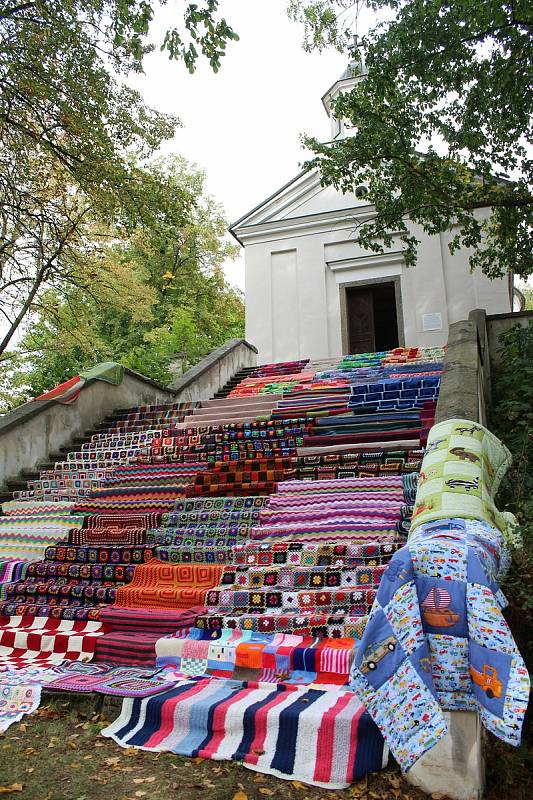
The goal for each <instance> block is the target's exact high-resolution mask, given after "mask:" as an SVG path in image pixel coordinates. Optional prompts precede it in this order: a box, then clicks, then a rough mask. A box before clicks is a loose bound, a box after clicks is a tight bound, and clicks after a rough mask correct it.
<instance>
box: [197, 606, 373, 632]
mask: <svg viewBox="0 0 533 800" xmlns="http://www.w3.org/2000/svg"><path fill="white" fill-rule="evenodd" d="M367 621H368V616H352V615H351V614H348V613H347V611H346V610H345V609H343V610H342V611H339V610H338V609H337V610H335V611H331V610H324V611H322V610H321V611H319V612H308V611H307V610H303V609H300V610H298V611H282V612H279V611H278V612H276V611H275V610H274V612H269V611H266V612H264V613H253V612H235V611H234V612H232V613H229V614H228V613H222V612H220V611H215V612H213V611H211V612H210V613H209V614H201V615H200V616H198V617H196V626H197V627H198V628H202V629H203V630H207V631H217V630H221V629H222V628H229V629H231V630H244V631H258V632H259V633H275V632H277V633H294V634H295V635H297V636H314V637H322V636H327V637H330V638H332V639H336V638H346V637H349V638H352V639H361V637H362V635H363V632H364V630H365V627H366V623H367Z"/></svg>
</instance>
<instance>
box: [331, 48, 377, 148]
mask: <svg viewBox="0 0 533 800" xmlns="http://www.w3.org/2000/svg"><path fill="white" fill-rule="evenodd" d="M349 52H350V55H351V59H350V63H349V64H348V66H347V67H346V69H345V70H344V72H343V73H342V75H341V76H340V78H339V79H338V80H336V81H335V83H334V84H333V86H330V88H329V89H328V91H327V92H326V94H325V95H324V96H323V97H322V103H323V104H324V108H325V109H326V114H327V115H328V117H329V118H330V121H331V141H335V140H338V139H345V138H346V137H347V136H349V135H350V127H349V123H348V122H347V121H346V120H344V119H337V117H335V116H334V113H333V105H334V101H335V100H336V99H337V97H338V96H339V95H340V94H343V93H344V92H350V91H351V90H352V89H353V88H354V87H355V86H357V84H358V83H359V82H360V81H362V80H363V79H364V77H365V75H366V74H367V71H366V67H365V65H364V62H363V58H362V56H361V52H360V49H359V44H358V41H357V36H354V41H353V44H352V45H351V46H350V48H349Z"/></svg>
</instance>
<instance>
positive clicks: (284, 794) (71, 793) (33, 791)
mask: <svg viewBox="0 0 533 800" xmlns="http://www.w3.org/2000/svg"><path fill="white" fill-rule="evenodd" d="M119 708H120V705H119V704H118V703H117V702H116V701H115V700H111V701H109V700H106V704H105V706H104V710H103V713H102V714H95V713H93V712H94V700H93V699H91V698H90V697H87V696H79V695H76V696H73V697H72V699H69V700H68V701H66V702H65V701H64V700H63V699H61V700H59V699H57V698H54V699H53V701H51V702H49V701H46V700H45V703H44V705H42V706H41V708H39V709H38V711H37V712H36V713H35V714H33V715H31V716H28V717H26V718H25V720H24V722H23V724H22V725H12V726H11V728H9V730H8V731H7V732H6V733H5V734H4V735H3V736H0V794H1V791H2V787H4V788H5V787H13V785H15V788H13V789H12V792H11V793H10V794H6V797H9V798H10V800H11V798H13V800H15V799H18V798H20V799H21V800H102V798H105V800H142V798H145V799H146V800H234V799H235V800H264V798H267V797H271V798H273V799H274V800H328V799H329V800H333V799H334V798H335V799H337V798H338V799H339V800H341V799H342V800H349V799H350V798H358V799H359V800H425V798H426V797H427V796H426V795H425V794H424V793H423V792H421V791H418V790H417V789H414V788H413V787H411V786H409V784H407V783H406V782H405V781H403V779H402V778H401V776H400V774H399V772H398V771H397V770H396V769H387V770H385V771H383V772H381V773H379V774H376V775H369V776H368V779H365V780H364V781H361V782H360V783H358V784H354V785H353V786H352V787H350V788H349V789H346V790H343V791H334V792H331V791H328V790H325V789H318V788H315V787H311V786H307V785H305V784H303V783H299V782H298V781H283V780H279V779H277V778H273V777H271V776H268V775H261V774H259V773H256V772H252V771H251V770H248V769H246V768H244V767H242V766H241V765H239V764H236V763H232V762H229V761H207V760H203V759H200V758H197V759H189V758H182V757H180V756H176V755H172V754H171V753H159V754H157V753H147V752H144V751H142V750H136V749H134V748H128V749H123V748H120V747H119V746H118V745H117V744H115V743H114V742H113V741H111V740H109V739H104V738H103V737H102V736H99V733H100V730H101V729H102V728H104V727H105V726H106V725H107V724H108V722H109V720H111V719H115V718H116V716H117V714H118V711H119Z"/></svg>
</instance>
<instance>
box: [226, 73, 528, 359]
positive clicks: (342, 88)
mask: <svg viewBox="0 0 533 800" xmlns="http://www.w3.org/2000/svg"><path fill="white" fill-rule="evenodd" d="M363 79H364V70H363V68H362V66H361V64H360V63H359V62H357V61H353V62H352V63H351V64H350V65H349V66H348V68H347V69H346V71H345V72H344V74H343V75H342V76H341V77H340V78H339V80H337V81H336V82H335V83H334V84H333V86H331V87H330V89H328V91H327V92H326V93H325V95H324V96H323V97H322V103H323V105H324V108H325V110H326V113H327V114H328V116H329V118H330V121H331V139H332V140H336V139H339V138H343V137H346V136H349V135H350V131H349V128H348V126H347V125H346V123H345V121H344V120H339V119H336V118H335V116H334V114H333V110H332V106H333V102H334V100H335V98H336V97H337V96H338V95H339V93H341V92H346V91H350V90H351V89H352V88H353V87H354V86H355V85H356V83H357V82H358V81H360V80H363ZM373 211H374V209H373V206H372V205H371V204H369V202H368V200H367V199H366V189H365V187H364V186H360V187H359V186H358V187H354V191H353V193H347V194H343V193H341V192H340V191H338V190H336V189H335V188H333V187H331V186H327V187H323V186H321V185H320V175H319V172H318V170H312V171H304V172H300V173H299V174H298V175H296V177H295V178H293V179H292V180H291V181H289V182H288V183H287V184H285V186H282V187H281V188H280V189H279V190H278V191H276V192H274V194H272V195H271V196H270V197H268V198H267V199H266V200H264V201H263V202H262V203H260V204H259V205H258V206H256V207H255V208H254V209H252V210H251V211H249V212H248V213H247V214H245V215H244V216H242V217H241V218H240V219H239V220H238V221H237V222H235V223H234V224H233V225H232V226H231V227H230V232H231V233H232V234H233V235H234V236H235V238H236V239H237V240H238V241H239V242H240V243H241V245H242V246H243V247H244V249H245V265H246V266H245V270H246V277H245V285H246V301H245V302H246V338H247V340H248V341H249V342H252V343H253V344H254V345H255V346H256V347H257V348H258V350H259V356H258V357H259V359H260V361H262V362H267V361H268V362H272V361H285V360H290V359H298V358H303V357H309V356H312V357H313V358H328V357H336V356H340V355H342V354H343V353H360V352H373V351H379V350H387V349H390V348H392V347H397V346H414V345H418V346H422V347H431V346H441V345H443V344H445V343H446V341H447V337H448V327H449V325H450V324H451V323H453V322H456V321H458V320H461V319H466V318H467V317H468V313H469V311H471V310H472V309H474V308H484V309H485V310H486V311H487V314H499V313H506V312H509V311H511V310H512V292H513V288H512V276H509V277H505V278H502V279H497V280H489V278H487V277H486V276H485V275H484V274H483V273H481V271H480V270H476V271H474V272H471V271H470V267H469V257H470V254H471V253H470V251H469V250H468V249H464V248H462V249H460V250H457V251H456V252H455V253H453V254H452V253H450V250H449V247H448V245H449V243H450V241H451V240H452V238H453V237H454V235H455V231H454V229H453V228H452V229H451V230H449V231H446V232H445V233H442V234H440V235H433V236H430V235H428V234H427V233H425V232H424V231H423V230H422V228H421V227H420V226H419V225H417V224H415V223H413V222H411V221H408V223H407V224H408V228H409V230H410V232H412V234H413V235H414V236H416V238H417V239H418V241H419V245H418V259H417V263H416V265H415V266H411V267H406V265H405V261H404V257H403V253H402V243H401V241H400V238H399V235H398V236H397V237H393V244H392V247H390V248H388V249H387V250H386V252H384V253H383V254H376V253H373V252H370V251H368V250H364V249H363V248H362V247H361V246H360V245H359V244H358V243H357V242H356V241H355V239H356V227H357V224H358V223H360V222H362V221H364V220H365V219H367V218H370V217H371V216H372V214H373ZM479 213H480V215H481V214H483V213H487V212H483V211H480V212H479Z"/></svg>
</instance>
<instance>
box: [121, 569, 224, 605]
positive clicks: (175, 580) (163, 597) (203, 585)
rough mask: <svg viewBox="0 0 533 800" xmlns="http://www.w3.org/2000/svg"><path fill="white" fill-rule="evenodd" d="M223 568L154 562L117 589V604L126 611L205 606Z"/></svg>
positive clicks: (136, 571)
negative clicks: (127, 609)
mask: <svg viewBox="0 0 533 800" xmlns="http://www.w3.org/2000/svg"><path fill="white" fill-rule="evenodd" d="M221 574H222V567H220V566H215V565H197V564H191V565H188V564H179V565H174V564H173V565H170V564H165V563H163V562H162V561H158V560H157V559H153V560H152V561H151V562H149V563H148V564H143V565H142V566H140V567H138V568H137V569H136V570H135V574H134V576H133V580H132V582H131V583H130V584H129V585H128V586H123V587H121V588H119V589H117V593H116V600H115V604H116V605H117V606H124V607H127V608H191V607H192V606H196V605H200V604H203V603H204V600H205V596H206V594H207V592H208V590H209V589H211V588H212V587H213V586H216V585H217V583H218V582H219V580H220V576H221Z"/></svg>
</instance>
